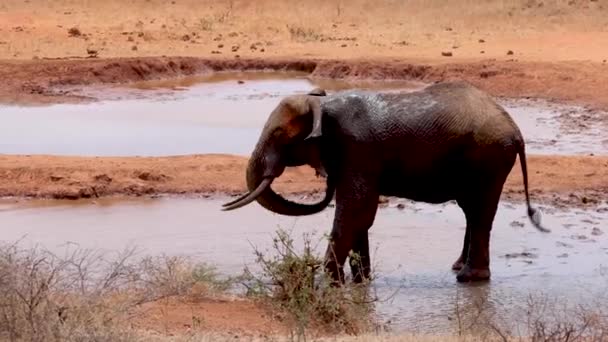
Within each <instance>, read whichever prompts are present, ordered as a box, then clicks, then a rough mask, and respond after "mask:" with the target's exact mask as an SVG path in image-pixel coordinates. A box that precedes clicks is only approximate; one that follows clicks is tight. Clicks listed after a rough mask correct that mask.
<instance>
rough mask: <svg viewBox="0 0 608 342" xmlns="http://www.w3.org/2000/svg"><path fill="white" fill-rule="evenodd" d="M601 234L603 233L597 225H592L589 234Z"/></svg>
mask: <svg viewBox="0 0 608 342" xmlns="http://www.w3.org/2000/svg"><path fill="white" fill-rule="evenodd" d="M602 234H604V232H603V231H602V230H601V229H599V228H598V227H593V229H592V230H591V235H595V236H599V235H602Z"/></svg>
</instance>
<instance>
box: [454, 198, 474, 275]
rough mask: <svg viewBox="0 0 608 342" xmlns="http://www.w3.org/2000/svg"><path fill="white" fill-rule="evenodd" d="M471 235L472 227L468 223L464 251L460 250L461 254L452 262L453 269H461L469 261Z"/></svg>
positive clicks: (463, 244)
mask: <svg viewBox="0 0 608 342" xmlns="http://www.w3.org/2000/svg"><path fill="white" fill-rule="evenodd" d="M461 207H462V206H461ZM470 236H471V228H470V227H469V226H468V225H467V227H466V232H465V233H464V242H463V243H462V252H460V256H459V257H458V259H456V261H454V263H453V264H452V270H454V271H460V270H461V269H462V268H463V267H464V265H465V264H466V262H467V256H468V254H469V238H470Z"/></svg>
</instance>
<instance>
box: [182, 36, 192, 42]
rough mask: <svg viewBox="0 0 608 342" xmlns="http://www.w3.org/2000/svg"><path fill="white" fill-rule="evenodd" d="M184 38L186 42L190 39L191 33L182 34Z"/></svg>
mask: <svg viewBox="0 0 608 342" xmlns="http://www.w3.org/2000/svg"><path fill="white" fill-rule="evenodd" d="M182 40H183V41H185V42H187V41H189V40H190V35H187V34H185V35H183V36H182Z"/></svg>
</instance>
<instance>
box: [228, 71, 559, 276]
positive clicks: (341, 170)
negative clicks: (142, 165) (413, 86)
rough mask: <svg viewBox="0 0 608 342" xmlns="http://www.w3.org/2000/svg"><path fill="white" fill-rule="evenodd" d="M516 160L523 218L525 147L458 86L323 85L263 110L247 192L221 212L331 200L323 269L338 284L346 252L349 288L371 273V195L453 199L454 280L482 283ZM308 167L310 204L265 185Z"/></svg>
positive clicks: (481, 99)
mask: <svg viewBox="0 0 608 342" xmlns="http://www.w3.org/2000/svg"><path fill="white" fill-rule="evenodd" d="M517 157H519V161H520V164H521V171H522V175H523V187H524V193H525V203H526V206H527V216H528V218H529V219H530V221H531V223H532V224H533V226H534V227H536V228H537V229H538V230H539V231H541V232H549V231H550V230H549V229H547V228H545V227H543V225H542V224H541V217H540V211H539V210H538V209H536V208H534V207H532V205H531V204H530V195H529V192H528V174H527V166H526V154H525V143H524V138H523V136H522V133H521V131H520V130H519V128H518V126H517V125H516V124H515V122H514V121H513V119H512V118H511V116H510V115H509V114H508V113H507V112H506V110H505V109H504V108H503V107H501V106H500V105H499V104H498V103H496V102H495V101H494V100H493V99H492V97H491V96H490V95H489V94H487V93H485V92H483V91H482V90H480V89H478V88H476V87H475V86H473V85H471V84H470V83H468V82H466V81H445V82H436V83H434V84H431V85H428V86H426V87H424V88H422V89H419V90H416V91H413V92H382V91H365V90H356V89H354V90H353V89H351V90H343V91H338V92H335V93H333V94H330V95H328V94H327V93H326V92H325V91H324V90H323V89H315V90H313V91H311V92H309V93H308V94H297V95H290V96H286V97H285V98H283V99H282V100H281V101H280V103H279V104H278V105H277V106H276V108H274V110H273V111H272V112H271V113H270V115H269V117H268V119H267V121H266V123H265V125H264V127H263V129H262V131H261V133H260V136H259V140H258V142H257V144H256V145H255V148H254V150H253V152H252V154H251V157H250V159H249V161H248V165H247V170H246V174H245V178H246V183H247V187H248V189H249V191H248V192H247V193H246V194H244V195H242V196H241V197H239V198H237V199H236V200H234V201H231V202H229V203H225V204H224V205H223V210H234V209H237V208H240V207H243V206H245V205H247V204H249V203H251V202H253V201H257V202H258V203H259V204H260V205H261V206H262V207H264V208H266V209H267V210H270V211H272V212H275V213H278V214H281V215H290V216H300V215H311V214H314V213H318V212H320V211H322V210H323V209H324V208H326V207H327V206H328V204H329V203H330V202H331V201H332V200H333V198H334V194H335V213H334V220H333V227H332V230H331V234H330V236H329V243H328V246H327V250H326V254H325V268H326V270H327V271H328V273H329V274H331V278H332V279H333V280H334V281H335V282H336V283H338V284H343V283H344V281H345V280H344V270H343V267H344V263H345V261H346V259H347V257H348V256H349V255H350V253H351V252H354V253H357V254H358V256H359V258H358V262H356V263H352V262H351V263H350V266H351V273H352V280H353V282H357V283H358V282H361V281H363V280H364V279H368V278H369V276H370V255H369V238H368V230H369V228H370V227H371V226H372V225H373V223H374V220H375V216H376V213H377V208H378V200H379V197H380V196H390V197H397V198H406V199H410V200H413V201H418V202H426V203H434V204H439V203H445V202H448V201H455V202H456V204H457V205H458V206H459V207H460V209H461V210H462V211H463V212H464V215H465V219H466V231H465V236H464V243H463V247H462V252H461V253H460V255H459V256H458V258H457V260H456V261H455V262H454V264H453V265H452V269H453V270H454V271H457V274H456V280H457V281H458V282H470V281H484V280H489V279H490V274H491V272H490V253H489V242H490V232H491V230H492V226H493V222H494V217H495V214H496V211H497V207H498V203H499V201H500V197H501V193H502V191H503V186H504V183H505V181H506V179H507V176H508V175H509V173H510V172H511V170H512V168H513V166H514V164H515V161H516V158H517ZM300 165H309V166H311V167H312V168H314V169H316V171H317V174H319V175H321V176H323V177H325V179H326V186H327V189H326V191H325V195H324V197H323V198H322V199H321V200H320V201H319V202H317V203H312V204H303V203H297V202H294V201H291V200H288V199H286V198H284V197H283V196H281V195H279V194H277V193H276V192H275V191H273V190H272V188H271V184H272V182H273V180H274V179H276V178H277V177H279V176H280V175H281V174H282V173H283V172H284V170H285V168H286V167H293V166H300Z"/></svg>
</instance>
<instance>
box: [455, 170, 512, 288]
mask: <svg viewBox="0 0 608 342" xmlns="http://www.w3.org/2000/svg"><path fill="white" fill-rule="evenodd" d="M502 184H503V183H502V182H497V183H494V184H488V185H487V186H483V187H480V188H478V189H479V191H474V192H471V193H470V196H469V197H468V198H467V200H466V201H464V202H463V203H462V208H463V211H464V214H465V217H466V220H467V233H466V234H465V239H467V242H465V244H464V247H463V254H464V253H466V254H464V255H466V259H465V261H464V264H463V266H462V268H461V269H460V271H459V272H458V275H457V276H456V279H457V280H458V281H459V282H467V281H479V280H488V279H489V278H490V232H491V230H492V224H493V221H494V217H495V215H496V210H497V209H498V202H499V200H500V193H501V192H502ZM475 195H477V196H475ZM467 245H468V250H466V248H467Z"/></svg>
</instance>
